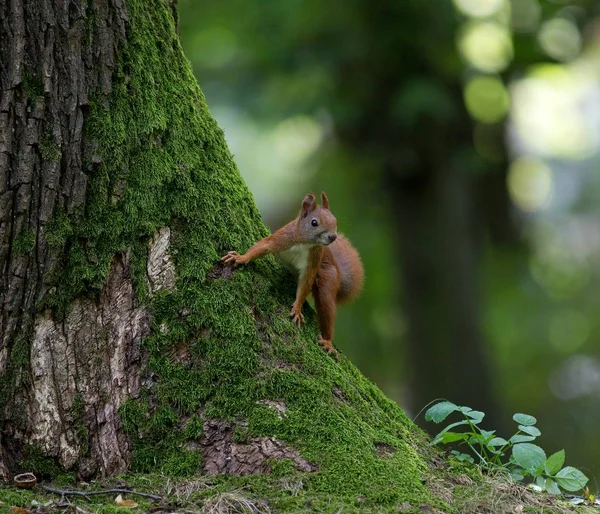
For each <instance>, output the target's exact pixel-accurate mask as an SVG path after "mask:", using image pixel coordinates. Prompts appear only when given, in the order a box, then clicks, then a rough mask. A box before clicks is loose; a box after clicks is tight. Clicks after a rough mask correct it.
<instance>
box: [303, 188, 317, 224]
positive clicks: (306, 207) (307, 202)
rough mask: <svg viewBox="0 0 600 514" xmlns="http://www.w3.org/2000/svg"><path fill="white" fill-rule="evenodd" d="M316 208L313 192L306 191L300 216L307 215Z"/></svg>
mask: <svg viewBox="0 0 600 514" xmlns="http://www.w3.org/2000/svg"><path fill="white" fill-rule="evenodd" d="M316 208H317V202H316V198H315V195H314V193H308V194H307V195H306V196H305V197H304V200H302V217H303V218H304V217H305V216H307V215H308V213H309V212H312V211H314V210H315V209H316Z"/></svg>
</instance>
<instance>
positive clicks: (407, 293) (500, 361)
mask: <svg viewBox="0 0 600 514" xmlns="http://www.w3.org/2000/svg"><path fill="white" fill-rule="evenodd" d="M599 6H600V3H598V2H594V1H591V0H590V1H584V0H581V1H578V2H576V1H572V2H569V1H559V0H556V1H549V0H512V1H509V0H454V1H450V0H427V1H423V0H404V1H398V0H397V1H383V0H380V1H371V2H364V1H360V0H351V1H345V2H340V1H333V2H322V1H316V0H304V1H302V2H301V1H299V0H280V1H277V2H276V1H274V0H265V1H261V2H247V1H242V0H227V1H225V2H224V1H222V0H221V1H217V0H207V1H205V2H202V3H198V2H193V1H191V0H181V1H180V5H179V13H180V23H181V35H182V39H183V43H184V46H185V49H186V53H187V55H188V56H189V57H190V59H191V60H192V64H193V66H194V70H195V72H196V75H197V77H198V80H199V81H200V84H201V86H202V88H203V90H204V92H205V94H206V95H207V96H208V99H209V104H210V105H211V106H213V114H214V115H215V116H216V118H217V120H218V121H219V124H220V125H221V126H222V127H224V129H225V132H226V136H227V138H228V140H229V143H230V146H231V147H232V149H233V151H234V152H235V153H236V156H237V161H238V165H239V166H240V169H241V171H242V173H243V174H244V177H245V179H246V182H247V183H248V185H249V186H250V187H251V189H252V190H253V192H254V194H255V197H256V200H257V202H258V204H259V207H260V208H261V211H262V212H263V215H264V217H265V220H266V221H267V223H268V224H269V225H270V226H271V227H272V228H276V227H277V226H280V225H281V224H283V223H284V222H286V221H288V220H289V219H290V218H291V217H293V216H295V211H296V210H297V207H298V206H299V202H300V199H301V198H302V196H303V194H304V193H305V192H306V191H307V190H308V189H317V190H320V189H325V190H327V191H328V193H329V195H330V198H331V201H332V210H333V212H334V213H335V214H336V216H337V217H338V223H339V227H340V230H341V231H343V232H345V233H346V234H347V235H349V237H350V238H351V239H352V240H353V242H354V243H355V244H356V246H357V247H358V248H359V250H360V251H361V255H362V256H363V259H364V261H365V267H366V270H367V283H366V288H365V292H364V295H363V296H362V298H361V300H360V301H359V302H357V303H356V304H354V305H352V306H349V307H347V308H345V309H343V310H342V311H341V312H340V317H339V320H338V323H337V345H338V347H339V348H341V349H342V350H343V351H345V352H346V353H347V354H348V355H349V356H350V357H352V358H353V360H354V361H355V362H356V363H357V364H358V365H359V367H360V368H361V369H362V370H363V371H364V372H365V373H366V374H367V375H368V376H370V377H371V378H372V379H373V380H374V381H375V382H377V383H378V384H379V385H380V386H381V387H383V388H384V390H386V391H387V392H388V393H389V394H391V395H392V396H393V397H395V398H397V399H398V401H399V402H400V403H401V404H403V406H405V407H407V408H408V409H409V410H411V411H412V412H414V413H416V412H417V411H418V410H419V409H420V408H421V407H422V406H423V405H425V404H426V403H427V402H429V401H430V400H432V399H434V398H438V397H445V398H449V399H451V400H452V401H455V402H461V403H464V404H467V405H470V406H472V407H474V408H477V409H480V410H483V411H485V412H486V413H487V414H488V418H491V419H489V425H490V427H493V428H495V427H497V426H499V425H500V424H501V423H502V420H505V419H508V417H509V416H508V415H507V414H508V413H509V412H514V411H517V410H521V411H526V412H530V413H532V414H534V415H536V416H538V417H540V418H541V422H540V426H541V428H542V430H543V429H544V427H546V429H547V430H546V432H545V436H546V441H545V445H547V446H548V449H549V450H550V451H554V450H558V449H560V448H561V447H563V446H564V447H566V449H567V453H569V454H570V458H571V459H573V461H570V462H573V463H574V464H575V465H579V466H581V467H583V468H585V470H586V472H587V473H588V474H589V475H591V476H593V475H594V472H596V474H598V472H597V470H596V468H595V467H594V465H593V464H592V463H593V462H594V461H595V460H596V459H597V458H598V457H599V456H600V443H598V441H597V440H596V437H595V429H596V427H597V426H598V421H600V420H599V418H600V407H598V399H599V397H600V353H599V350H598V347H599V346H598V341H599V340H600V324H599V323H598V321H597V320H598V316H597V314H596V313H597V312H598V310H599V309H600V298H598V295H597V294H596V291H597V290H598V282H599V278H600V265H599V262H600V258H599V257H600V230H599V223H598V220H599V219H600V216H599V214H600V213H599V212H598V207H597V205H598V200H599V199H600V174H599V173H598V146H599V144H600V114H599V113H600V92H599V91H600V85H599V80H598V77H599V76H600V74H599V73H598V72H599V70H600V55H599V54H600V49H599V44H598V39H599V36H598V33H599V29H598V27H599V22H598V21H597V20H596V18H595V16H596V14H597V13H598V10H599V9H598V8H599ZM488 428H489V427H488ZM586 466H588V467H587V468H586Z"/></svg>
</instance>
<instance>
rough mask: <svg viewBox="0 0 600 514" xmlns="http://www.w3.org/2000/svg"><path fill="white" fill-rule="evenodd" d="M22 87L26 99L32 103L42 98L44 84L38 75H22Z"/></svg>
mask: <svg viewBox="0 0 600 514" xmlns="http://www.w3.org/2000/svg"><path fill="white" fill-rule="evenodd" d="M22 87H23V91H24V92H25V94H26V95H27V98H28V99H29V100H30V101H32V102H35V101H37V100H38V99H39V98H41V97H43V96H44V83H43V82H42V77H40V76H39V75H32V74H30V73H24V74H23V83H22Z"/></svg>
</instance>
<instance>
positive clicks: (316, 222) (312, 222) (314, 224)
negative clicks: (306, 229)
mask: <svg viewBox="0 0 600 514" xmlns="http://www.w3.org/2000/svg"><path fill="white" fill-rule="evenodd" d="M310 224H311V225H312V226H313V227H316V226H317V225H318V224H319V222H318V221H317V220H312V221H311V222H310Z"/></svg>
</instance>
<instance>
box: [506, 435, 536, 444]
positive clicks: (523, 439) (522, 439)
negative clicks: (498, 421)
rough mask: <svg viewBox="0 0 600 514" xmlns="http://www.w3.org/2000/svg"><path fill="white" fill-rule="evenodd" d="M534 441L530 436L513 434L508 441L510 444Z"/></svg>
mask: <svg viewBox="0 0 600 514" xmlns="http://www.w3.org/2000/svg"><path fill="white" fill-rule="evenodd" d="M534 439H535V437H533V436H530V435H521V434H515V435H513V436H512V437H511V438H510V439H509V442H511V443H512V444H517V443H527V442H529V441H533V440H534Z"/></svg>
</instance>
